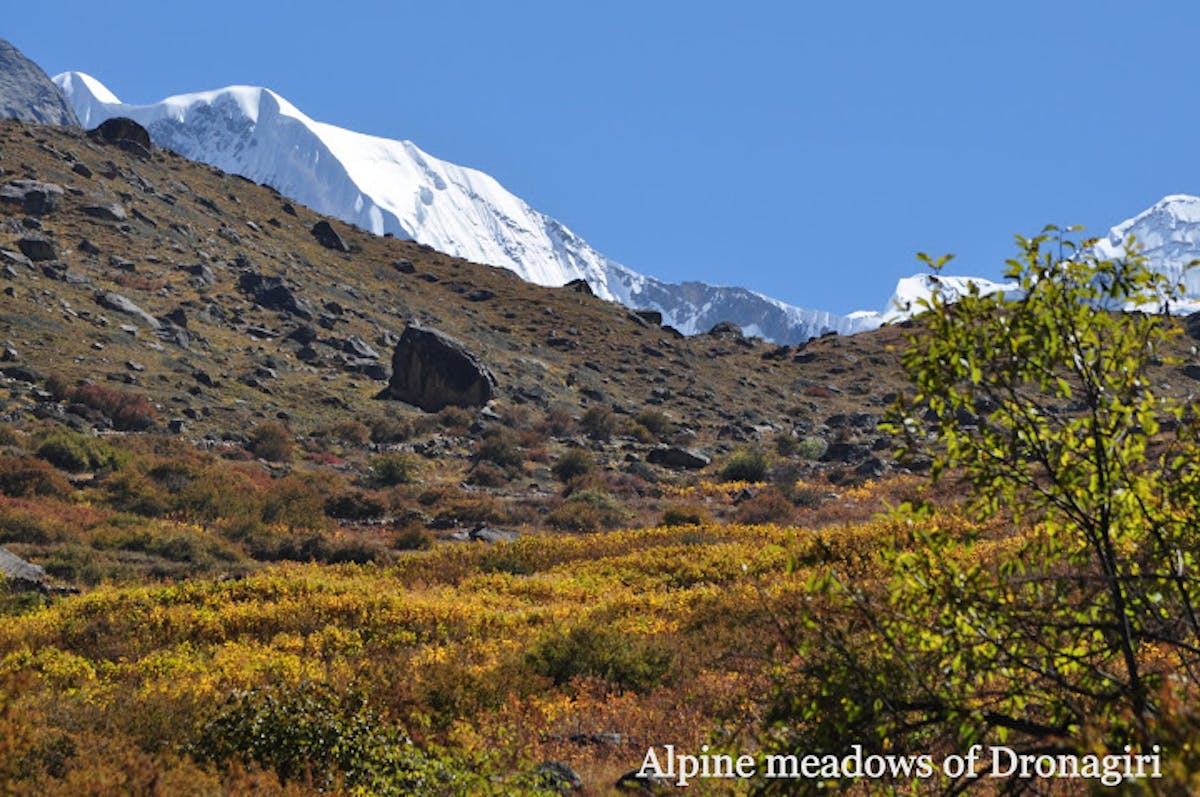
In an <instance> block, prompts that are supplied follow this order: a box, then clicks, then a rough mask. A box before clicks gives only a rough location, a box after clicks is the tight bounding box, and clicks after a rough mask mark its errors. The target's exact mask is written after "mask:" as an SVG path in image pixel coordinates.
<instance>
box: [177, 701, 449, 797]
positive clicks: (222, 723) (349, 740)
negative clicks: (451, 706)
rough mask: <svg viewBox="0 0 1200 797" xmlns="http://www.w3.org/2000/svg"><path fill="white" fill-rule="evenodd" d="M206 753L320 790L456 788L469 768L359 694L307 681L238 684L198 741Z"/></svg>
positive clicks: (195, 746) (204, 757)
mask: <svg viewBox="0 0 1200 797" xmlns="http://www.w3.org/2000/svg"><path fill="white" fill-rule="evenodd" d="M190 752H191V753H192V755H194V756H195V757H196V758H197V759H199V760H200V761H217V762H229V761H239V762H241V763H243V764H247V763H255V764H258V765H259V766H262V767H266V768H269V769H271V770H273V771H274V772H275V774H276V775H278V777H279V779H280V781H282V782H284V783H287V782H305V781H308V782H310V783H311V785H312V786H315V787H316V788H317V789H318V790H319V791H338V792H340V791H341V790H342V789H343V788H345V787H349V788H350V789H352V790H353V791H355V792H356V793H357V792H358V791H359V790H360V789H361V790H364V793H366V792H367V791H369V792H370V793H372V794H383V795H400V794H411V793H414V792H416V791H417V790H418V789H419V790H421V791H423V792H428V793H434V792H438V791H441V792H442V793H454V792H459V791H460V790H462V789H464V788H465V786H464V783H463V776H461V775H459V774H456V773H455V772H454V770H452V769H451V768H450V767H448V766H446V765H445V764H444V763H443V762H440V761H438V760H436V759H431V758H429V757H427V756H426V755H425V754H423V753H422V752H420V751H419V750H418V749H417V748H415V747H413V745H412V744H411V742H410V741H409V740H408V739H407V738H405V736H404V735H403V734H402V733H400V732H399V731H398V730H397V729H396V728H395V727H394V726H392V725H390V724H388V723H387V722H386V721H384V720H383V718H382V717H380V715H379V714H377V713H376V712H375V711H373V710H371V709H369V708H368V707H367V705H366V701H365V699H363V698H362V697H360V696H358V695H350V696H345V697H344V696H342V695H339V694H338V693H336V692H335V691H334V690H333V689H331V688H330V687H328V686H326V685H324V684H319V683H314V682H311V681H304V682H301V683H300V684H298V685H290V684H288V685H280V686H265V687H260V688H257V689H252V690H250V691H248V692H234V693H233V694H231V695H230V696H229V698H228V699H227V700H226V701H225V703H224V705H222V706H221V707H220V708H219V709H218V711H217V712H216V714H215V716H213V717H212V718H211V719H210V720H209V721H208V722H207V723H206V724H205V725H204V727H203V728H202V729H201V731H200V733H199V736H198V738H197V739H196V740H195V741H194V742H193V743H192V745H191V746H190Z"/></svg>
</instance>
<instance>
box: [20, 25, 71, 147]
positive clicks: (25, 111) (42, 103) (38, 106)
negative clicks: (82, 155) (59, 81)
mask: <svg viewBox="0 0 1200 797" xmlns="http://www.w3.org/2000/svg"><path fill="white" fill-rule="evenodd" d="M0 117H3V118H4V119H20V120H21V121H23V122H35V123H37V124H42V125H74V126H76V127H78V126H79V120H78V119H77V118H75V111H73V110H71V106H70V104H69V103H68V102H67V101H66V99H65V98H64V97H63V95H62V93H61V92H60V91H59V90H58V86H56V85H54V83H53V82H52V81H51V80H50V78H49V77H47V76H46V73H45V72H43V71H42V69H41V67H39V66H38V65H37V64H35V63H34V62H33V61H30V60H29V59H28V58H26V57H25V56H24V55H23V54H22V53H21V51H20V50H18V49H17V48H16V47H13V46H12V45H11V44H9V43H8V42H6V41H5V40H4V39H0Z"/></svg>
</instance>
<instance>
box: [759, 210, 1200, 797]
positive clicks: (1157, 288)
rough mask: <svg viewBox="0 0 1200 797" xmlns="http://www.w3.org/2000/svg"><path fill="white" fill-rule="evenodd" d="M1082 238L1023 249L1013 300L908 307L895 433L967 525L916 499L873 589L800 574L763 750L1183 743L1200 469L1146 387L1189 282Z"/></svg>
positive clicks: (1187, 430) (1015, 263)
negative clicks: (953, 483) (963, 512)
mask: <svg viewBox="0 0 1200 797" xmlns="http://www.w3.org/2000/svg"><path fill="white" fill-rule="evenodd" d="M1073 231H1074V229H1072V230H1067V231H1060V230H1058V229H1057V228H1053V227H1048V228H1047V229H1046V230H1044V231H1043V233H1042V234H1041V235H1038V236H1036V237H1034V238H1028V239H1027V238H1023V237H1019V236H1018V245H1019V249H1020V254H1019V256H1018V257H1017V258H1015V259H1013V260H1010V261H1008V268H1007V271H1006V276H1007V277H1008V278H1009V279H1010V280H1013V281H1015V282H1016V283H1017V287H1018V288H1019V291H1018V292H1017V293H1018V295H1019V298H1012V297H1011V296H1006V295H1005V294H1003V293H993V294H988V295H981V293H980V292H979V290H978V289H977V288H975V287H973V286H972V287H971V288H970V289H969V290H968V291H967V293H966V295H963V296H951V295H948V294H947V292H946V291H944V290H942V289H941V288H935V290H934V291H933V293H932V296H931V297H930V298H929V299H928V300H924V301H922V302H920V306H919V308H914V309H916V310H918V312H919V315H918V316H917V323H916V325H915V329H914V330H913V331H912V332H911V334H910V335H909V339H908V343H909V348H908V349H907V350H906V352H905V354H904V356H903V364H904V367H905V369H906V371H907V372H908V374H909V376H910V377H911V379H912V380H913V383H914V387H915V394H914V395H912V396H911V397H909V398H907V399H902V400H901V401H900V402H899V404H898V405H897V407H896V408H894V410H893V412H892V417H891V422H892V424H893V429H894V430H896V431H897V432H898V433H900V434H901V435H902V436H903V439H904V441H905V443H904V445H905V449H906V451H907V453H908V454H912V455H921V456H925V457H928V458H929V459H930V461H931V462H932V475H933V478H934V479H935V480H938V479H942V480H947V479H952V480H961V481H963V482H965V483H966V484H967V485H969V486H970V488H971V489H970V490H969V491H968V492H969V495H970V499H969V501H968V502H967V507H966V509H967V510H968V511H969V515H968V517H966V518H964V517H956V516H955V515H954V513H951V512H946V511H941V512H934V511H932V510H930V509H929V508H928V507H923V506H916V507H914V506H912V505H906V506H904V507H902V508H901V510H899V511H898V512H897V513H896V515H895V517H894V518H893V520H894V522H895V528H896V536H895V540H896V544H895V546H894V547H893V548H892V549H891V550H888V551H885V552H883V553H882V554H881V555H880V560H879V564H880V572H881V575H880V576H879V578H878V579H877V580H876V582H874V583H872V582H871V581H870V580H869V579H858V580H856V579H854V578H852V577H851V575H850V574H848V573H847V572H846V571H845V569H844V568H841V567H839V566H838V565H837V564H834V565H833V566H831V567H827V568H823V569H821V570H820V572H819V573H818V574H817V575H816V576H814V577H813V578H812V580H811V583H810V584H809V587H810V589H811V591H812V594H811V595H810V597H809V599H808V600H807V601H806V602H805V603H804V605H803V606H801V607H799V608H798V609H797V610H796V613H795V616H796V619H795V622H793V623H790V624H789V625H787V627H786V629H785V634H784V636H785V638H786V644H787V647H788V648H789V649H790V652H791V653H793V654H794V657H793V658H792V659H791V662H792V663H791V664H789V666H787V667H786V668H783V669H782V670H781V676H780V682H779V683H780V690H779V693H778V695H777V698H776V701H775V704H774V706H773V708H772V717H771V718H772V720H773V721H774V725H773V727H772V729H771V731H770V733H769V734H768V736H767V743H768V746H769V747H770V748H771V749H776V750H797V749H808V750H828V751H831V752H839V751H841V750H844V749H846V748H847V747H848V746H849V745H851V744H855V743H859V744H863V745H864V747H866V748H867V749H875V750H879V751H885V750H887V751H899V752H929V751H933V752H938V751H940V752H942V753H943V754H944V753H948V752H958V751H962V750H964V749H966V748H967V746H969V745H972V744H976V743H979V744H984V745H988V744H992V745H995V744H1005V745H1008V746H1011V747H1014V748H1017V749H1023V750H1028V751H1035V752H1045V753H1060V752H1067V753H1084V752H1088V751H1091V752H1105V751H1115V752H1120V751H1121V748H1122V747H1123V745H1125V744H1131V745H1133V746H1134V747H1135V748H1140V749H1143V750H1149V749H1151V746H1152V745H1153V744H1155V743H1159V744H1162V745H1163V746H1164V748H1171V749H1173V750H1174V751H1175V752H1176V753H1177V754H1178V755H1180V756H1184V755H1185V754H1184V753H1183V752H1182V751H1183V750H1184V749H1190V745H1189V746H1187V747H1186V748H1185V742H1186V741H1187V740H1188V739H1189V738H1191V737H1192V736H1194V735H1195V733H1196V731H1197V728H1196V726H1195V724H1194V722H1191V721H1189V720H1187V719H1186V718H1185V717H1184V716H1183V715H1182V714H1181V713H1180V712H1178V711H1176V710H1175V709H1176V708H1178V706H1179V705H1181V702H1180V701H1181V699H1182V701H1183V704H1186V702H1187V700H1188V699H1189V698H1194V697H1195V694H1196V690H1197V685H1198V684H1200V680H1198V678H1197V676H1198V675H1200V621H1198V619H1197V616H1198V612H1197V608H1196V607H1197V603H1198V602H1200V581H1198V579H1197V559H1198V557H1200V537H1197V535H1196V523H1197V518H1200V511H1198V510H1200V458H1197V457H1196V453H1197V445H1196V442H1197V441H1196V434H1195V427H1196V425H1195V424H1194V423H1193V420H1192V417H1191V414H1190V413H1189V412H1187V406H1186V404H1185V403H1184V402H1182V401H1180V400H1176V399H1173V398H1171V397H1170V396H1168V395H1163V394H1162V393H1161V392H1160V391H1158V389H1157V388H1158V385H1159V383H1160V382H1161V376H1159V375H1158V374H1156V368H1159V367H1160V366H1162V365H1164V364H1170V358H1169V357H1168V350H1169V344H1170V341H1171V339H1172V337H1173V336H1174V335H1176V334H1178V324H1176V323H1175V322H1173V321H1172V320H1170V319H1169V318H1167V317H1164V316H1163V315H1160V314H1159V312H1156V311H1161V310H1163V309H1165V307H1166V306H1167V305H1168V304H1169V303H1171V302H1173V301H1175V300H1177V299H1178V298H1179V296H1180V292H1181V288H1180V286H1178V285H1175V284H1173V283H1172V282H1171V281H1170V280H1169V279H1167V278H1166V277H1164V276H1163V275H1161V274H1159V273H1156V272H1154V271H1152V270H1150V269H1149V268H1147V266H1146V263H1145V260H1144V258H1143V257H1142V256H1141V255H1140V254H1138V253H1137V250H1136V246H1135V242H1134V241H1132V240H1130V241H1129V242H1128V244H1127V247H1126V251H1128V252H1131V253H1132V254H1130V255H1129V256H1128V257H1126V258H1124V259H1121V260H1116V261H1110V260H1104V259H1100V258H1098V257H1096V256H1095V255H1094V254H1093V251H1092V250H1091V249H1090V248H1088V246H1087V242H1084V243H1083V244H1077V243H1075V242H1074V241H1072V240H1071V239H1069V238H1068V237H1067V236H1068V235H1069V234H1070V233H1071V232H1073ZM921 257H922V259H923V260H924V261H925V262H926V263H928V264H929V265H930V266H931V267H932V268H933V269H934V271H935V272H937V271H940V269H941V267H942V266H943V265H944V264H945V262H946V261H947V260H948V258H942V259H940V260H937V261H934V260H932V259H931V258H928V257H926V256H924V255H922V256H921ZM968 521H969V522H968ZM1193 763H1195V762H1193ZM1188 768H1194V767H1190V766H1185V767H1184V769H1185V770H1186V769H1188ZM993 783H994V782H993ZM776 785H778V784H776ZM926 785H928V784H926ZM943 785H944V786H945V787H946V789H947V790H948V791H956V790H959V789H961V788H963V787H965V786H967V785H970V782H969V781H967V780H964V779H955V780H950V779H947V781H946V782H945V783H944V784H943ZM1034 785H1035V784H1033V783H1031V782H1029V781H1018V780H1013V781H1010V782H1009V783H1008V785H1007V787H1006V788H1007V789H1008V790H1009V791H1013V792H1016V791H1020V790H1022V789H1024V788H1028V787H1033V786H1034ZM1043 785H1044V784H1043ZM770 788H771V785H770V784H768V785H767V786H766V787H764V790H766V791H769V790H770Z"/></svg>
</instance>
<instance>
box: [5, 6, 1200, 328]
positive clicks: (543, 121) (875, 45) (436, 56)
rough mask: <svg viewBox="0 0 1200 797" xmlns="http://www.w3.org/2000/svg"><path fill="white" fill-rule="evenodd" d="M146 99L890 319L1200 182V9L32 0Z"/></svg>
mask: <svg viewBox="0 0 1200 797" xmlns="http://www.w3.org/2000/svg"><path fill="white" fill-rule="evenodd" d="M6 17H7V18H6V19H5V24H4V30H3V31H2V32H0V36H3V37H5V38H7V39H9V40H11V41H12V42H13V43H14V44H16V45H17V46H18V47H19V48H21V49H22V50H23V51H24V52H25V53H26V54H27V55H29V56H30V57H31V58H33V59H34V60H35V61H37V62H38V63H39V64H41V66H42V67H43V68H44V69H45V70H46V71H47V72H49V73H50V74H55V73H57V72H60V71H63V70H67V69H78V70H81V71H84V72H88V73H90V74H92V75H94V76H95V77H97V78H99V79H100V80H102V81H103V82H104V83H106V84H107V85H108V87H109V88H110V89H112V90H113V91H114V92H115V93H116V94H117V95H118V96H119V97H121V99H122V100H124V101H126V102H150V101H154V100H158V99H160V98H162V97H164V96H166V95H169V94H177V93H182V92H187V91H198V90H201V89H208V88H217V87H220V86H224V85H228V84H231V83H248V84H255V85H265V86H269V87H271V88H273V89H275V90H276V91H278V92H279V93H280V94H282V95H283V96H285V97H287V98H288V99H289V100H291V101H292V102H293V103H295V104H296V105H297V106H298V107H299V108H301V109H302V110H303V111H304V112H305V113H307V114H308V115H310V116H312V117H314V118H316V119H320V120H322V121H327V122H332V123H334V124H338V125H342V126H344V127H349V128H353V129H356V130H361V131H363V132H368V133H373V134H377V135H383V136H387V137H391V138H405V139H411V140H412V141H415V142H416V143H417V144H418V145H419V146H421V147H422V148H423V149H425V150H426V151H428V152H430V153H431V154H433V155H436V156H438V157H441V158H444V159H447V160H450V161H454V162H457V163H461V164H464V165H468V166H473V167H476V168H479V169H482V170H484V171H486V172H489V173H490V174H492V175H493V176H495V177H496V178H497V179H499V180H500V181H501V183H503V184H504V185H505V186H506V187H507V188H509V189H510V190H511V191H513V192H514V193H516V194H517V195H519V196H521V197H523V198H524V199H525V200H527V201H528V202H529V203H530V204H532V205H533V206H534V207H536V208H538V209H540V210H542V211H544V212H546V213H548V214H550V215H551V216H554V217H556V218H558V219H559V220H561V221H563V222H564V223H566V224H567V225H568V226H570V227H571V228H572V229H574V230H575V231H576V232H577V233H579V234H580V235H582V236H583V237H584V238H585V239H587V240H588V241H589V242H590V243H591V244H592V245H593V246H595V247H596V248H597V249H599V250H600V251H601V252H604V253H605V254H606V255H608V256H609V257H611V258H614V259H616V260H618V261H620V262H623V263H625V264H626V265H628V266H630V267H632V268H635V269H637V270H640V271H644V272H647V273H651V274H655V275H657V276H660V277H664V278H667V279H671V280H686V279H697V280H703V281H706V282H711V283H717V284H739V285H745V286H747V287H750V288H753V289H756V290H759V291H762V292H764V293H767V294H770V295H773V296H776V297H778V298H780V299H783V300H785V301H788V302H791V303H793V304H798V305H801V306H804V307H814V308H819V309H827V310H834V311H838V312H846V311H850V310H854V309H859V308H867V309H882V306H883V304H884V303H885V302H886V300H887V298H888V296H889V295H890V294H891V291H892V288H893V286H894V284H895V281H896V279H897V278H899V277H901V276H906V275H908V274H911V273H914V272H916V271H919V270H920V268H919V267H918V264H917V263H916V261H915V260H914V259H913V254H914V253H915V252H917V251H918V250H927V251H929V252H931V253H942V252H954V253H956V254H957V255H958V261H957V263H956V264H955V265H956V268H955V269H954V270H955V271H956V272H959V273H972V274H977V275H980V276H993V277H994V276H998V274H999V271H1000V268H1001V263H1002V261H1003V259H1004V258H1006V257H1008V256H1009V255H1010V253H1011V251H1012V248H1011V241H1012V235H1013V234H1014V233H1016V232H1022V233H1033V232H1036V231H1038V230H1039V229H1040V228H1041V227H1042V226H1043V225H1044V224H1046V223H1058V224H1063V225H1066V224H1084V225H1087V227H1088V229H1089V230H1090V231H1092V232H1094V233H1103V232H1106V231H1107V229H1108V227H1110V226H1111V225H1113V224H1116V223H1117V222H1119V221H1121V220H1123V219H1125V218H1127V217H1129V216H1132V215H1134V214H1135V213H1138V212H1140V211H1141V210H1143V209H1144V208H1146V207H1147V206H1149V205H1150V204H1152V203H1153V202H1154V201H1156V200H1158V199H1159V198H1161V197H1162V196H1164V195H1166V194H1170V193H1200V153H1198V152H1197V150H1198V149H1200V134H1198V132H1197V131H1200V102H1198V101H1197V89H1196V85H1197V78H1198V77H1200V67H1198V61H1197V52H1198V51H1200V46H1198V44H1197V42H1198V40H1200V3H1195V2H1154V0H1149V1H1148V2H1143V3H1128V2H1126V3H1116V2H1105V1H1104V0H1095V1H1093V2H1059V1H1057V0H1052V1H1051V2H1036V3H1035V2H1024V0H1021V1H1020V2H1011V1H1010V2H1004V3H975V2H963V0H958V2H927V3H922V2H908V3H899V2H882V1H880V2H870V3H867V2H858V3H855V2H823V3H805V2H771V3H768V2H741V3H737V4H734V3H718V2H707V1H706V0H691V1H690V2H666V0H659V1H657V2H654V1H651V0H639V1H638V2H627V1H626V0H605V2H594V3H580V2H563V1H562V0H554V1H549V0H538V1H534V0H513V1H512V2H494V0H489V1H488V2H483V0H480V1H479V2H454V1H453V0H445V1H444V2H435V1H431V0H424V2H421V3H409V2H394V1H393V2H359V3H356V2H342V3H309V4H305V3H299V2H292V3H283V2H245V0H242V2H236V3H235V2H227V1H226V0H209V2H205V3H184V2H180V3H163V2H161V0H154V1H153V2H147V1H146V0H125V2H122V3H119V4H117V5H113V4H110V3H97V2H93V0H89V2H86V3H85V2H55V3H37V4H34V3H23V4H21V9H20V11H19V12H16V13H11V14H7V15H6Z"/></svg>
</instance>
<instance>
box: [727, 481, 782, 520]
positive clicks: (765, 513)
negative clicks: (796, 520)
mask: <svg viewBox="0 0 1200 797" xmlns="http://www.w3.org/2000/svg"><path fill="white" fill-rule="evenodd" d="M794 510H795V506H794V505H793V504H792V502H791V501H789V500H788V499H787V497H786V496H784V495H783V493H781V492H779V490H777V489H775V488H774V487H768V488H766V489H764V490H760V491H759V492H758V494H757V495H755V496H754V497H753V498H750V499H748V500H746V501H743V502H742V503H741V504H739V505H738V508H737V514H736V515H735V517H736V518H737V522H738V523H745V524H747V525H751V526H753V525H759V524H763V523H786V522H788V521H789V520H791V518H792V513H793V511H794Z"/></svg>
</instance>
